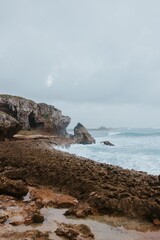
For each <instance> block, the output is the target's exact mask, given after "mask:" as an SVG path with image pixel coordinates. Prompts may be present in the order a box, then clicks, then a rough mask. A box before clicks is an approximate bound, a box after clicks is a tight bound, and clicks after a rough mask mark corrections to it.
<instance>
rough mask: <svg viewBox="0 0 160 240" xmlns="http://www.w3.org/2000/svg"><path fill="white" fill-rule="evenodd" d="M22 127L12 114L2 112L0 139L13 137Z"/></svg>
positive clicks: (0, 114)
mask: <svg viewBox="0 0 160 240" xmlns="http://www.w3.org/2000/svg"><path fill="white" fill-rule="evenodd" d="M20 129H21V125H20V123H19V122H18V121H17V120H16V119H15V118H13V117H11V116H10V115H8V114H7V113H4V112H0V140H4V139H5V138H9V139H10V138H12V136H13V135H14V134H16V133H17V132H18V131H19V130H20Z"/></svg>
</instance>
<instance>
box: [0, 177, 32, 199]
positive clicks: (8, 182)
mask: <svg viewBox="0 0 160 240" xmlns="http://www.w3.org/2000/svg"><path fill="white" fill-rule="evenodd" d="M27 193H28V188H27V187H26V185H25V184H24V183H23V181H21V180H16V181H15V180H12V179H9V178H7V177H4V176H3V177H0V194H6V195H10V196H14V197H16V198H21V197H23V196H24V195H26V194H27Z"/></svg>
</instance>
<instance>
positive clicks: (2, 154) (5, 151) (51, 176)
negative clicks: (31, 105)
mask: <svg viewBox="0 0 160 240" xmlns="http://www.w3.org/2000/svg"><path fill="white" fill-rule="evenodd" d="M62 139H63V140H62ZM60 143H63V144H67V143H69V140H68V139H65V138H59V137H55V138H54V139H53V138H52V137H48V139H37V138H35V139H23V140H19V139H16V140H12V141H9V140H6V141H4V142H0V177H1V182H0V194H1V195H0V197H1V199H0V203H1V205H0V206H1V207H0V211H1V215H0V221H1V226H3V227H4V226H6V224H8V223H9V225H12V226H13V225H19V226H21V225H22V224H26V225H31V224H33V223H38V224H40V222H43V221H44V218H43V216H42V214H41V213H40V211H41V209H43V208H44V207H58V208H64V207H65V208H69V209H68V210H67V211H65V215H66V216H75V217H76V218H86V217H88V216H101V215H102V216H109V217H111V216H112V217H118V218H121V217H125V218H130V219H133V218H134V219H137V221H139V220H140V221H142V222H146V221H147V222H148V224H149V223H150V226H152V225H153V224H154V225H156V226H155V230H159V229H160V227H159V225H160V201H159V196H160V178H159V176H152V175H148V174H146V173H143V172H137V171H130V170H125V169H122V168H120V167H116V166H112V165H107V164H100V163H97V162H95V161H92V160H89V159H85V158H80V157H77V156H75V155H71V154H68V153H64V152H60V151H58V150H55V149H54V145H56V144H60ZM27 194H29V195H30V197H29V200H27V201H24V196H28V195H27ZM7 199H8V200H7ZM6 202H8V203H9V204H11V205H9V208H10V209H12V208H13V209H14V207H18V206H19V202H20V205H21V207H20V208H21V209H22V212H21V213H19V212H18V210H17V212H15V210H13V212H12V211H11V212H8V207H7V206H6ZM12 205H13V206H12ZM22 205H23V206H22ZM26 209H27V210H26ZM28 213H29V214H28ZM14 215H15V221H13V220H14ZM19 215H20V216H21V217H19V218H20V219H19V221H18V220H17V216H19ZM11 221H12V222H11ZM60 226H61V228H60ZM59 228H60V229H61V234H62V235H61V236H65V238H66V239H94V237H93V236H91V235H92V234H91V233H87V234H90V236H89V237H88V235H86V236H87V237H85V236H83V234H82V232H83V230H82V229H81V228H79V227H78V228H77V226H72V227H71V226H68V227H67V226H66V225H59ZM60 229H59V230H57V232H58V233H60ZM68 229H69V230H68ZM71 229H72V230H71ZM7 231H8V230H6V232H4V231H3V234H2V236H1V238H2V239H23V238H22V236H19V237H17V233H15V234H13V233H12V238H11V236H10V237H8V235H7ZM68 231H69V233H68ZM70 231H71V232H72V233H73V235H74V234H75V235H74V238H73V237H72V238H69V237H68V236H67V234H68V235H70V234H71V233H70ZM88 231H89V229H88ZM89 232H90V231H89ZM26 234H27V233H26ZM36 234H37V237H34V238H33V236H36ZM43 234H44V233H42V236H41V233H39V232H37V233H33V234H31V232H28V236H30V237H29V239H50V238H49V233H47V231H46V233H45V234H48V235H45V236H43ZM4 236H6V237H4ZM78 236H79V238H78ZM27 239H28V238H27ZM51 239H56V238H55V237H54V238H51ZM57 239H61V238H57ZM150 239H152V238H150Z"/></svg>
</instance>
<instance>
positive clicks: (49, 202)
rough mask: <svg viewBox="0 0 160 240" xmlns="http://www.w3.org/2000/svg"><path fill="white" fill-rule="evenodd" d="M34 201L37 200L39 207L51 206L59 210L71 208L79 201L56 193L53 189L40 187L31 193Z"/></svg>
mask: <svg viewBox="0 0 160 240" xmlns="http://www.w3.org/2000/svg"><path fill="white" fill-rule="evenodd" d="M30 196H31V199H32V200H36V204H37V205H39V206H50V207H58V208H69V207H72V206H75V205H76V204H77V203H78V201H77V199H76V198H74V197H72V196H69V195H67V194H62V193H56V192H54V190H53V189H52V188H50V189H49V188H46V187H40V188H33V189H32V190H31V191H30Z"/></svg>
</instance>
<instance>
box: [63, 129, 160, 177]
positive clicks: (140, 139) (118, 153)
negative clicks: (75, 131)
mask: <svg viewBox="0 0 160 240" xmlns="http://www.w3.org/2000/svg"><path fill="white" fill-rule="evenodd" d="M89 132H90V133H91V135H92V136H93V137H94V138H95V139H96V144H91V145H81V144H75V145H71V146H70V147H69V148H62V147H58V149H59V150H62V151H66V152H69V153H73V154H76V155H77V156H82V157H86V158H89V159H93V160H96V161H97V162H101V163H108V164H112V165H116V166H120V167H123V168H128V169H135V170H138V171H144V172H147V173H149V174H154V175H159V174H160V128H145V129H144V128H143V129H140V128H116V129H110V130H89ZM105 140H107V141H110V142H111V143H113V144H114V145H115V146H106V145H104V144H103V143H101V142H102V141H105Z"/></svg>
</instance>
